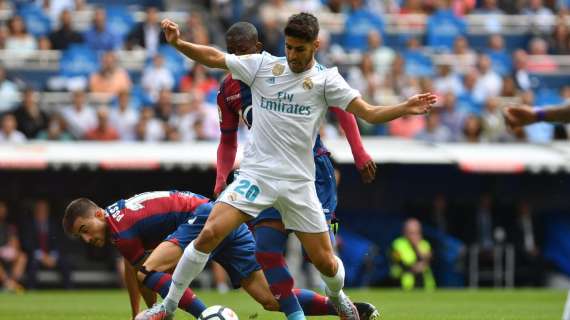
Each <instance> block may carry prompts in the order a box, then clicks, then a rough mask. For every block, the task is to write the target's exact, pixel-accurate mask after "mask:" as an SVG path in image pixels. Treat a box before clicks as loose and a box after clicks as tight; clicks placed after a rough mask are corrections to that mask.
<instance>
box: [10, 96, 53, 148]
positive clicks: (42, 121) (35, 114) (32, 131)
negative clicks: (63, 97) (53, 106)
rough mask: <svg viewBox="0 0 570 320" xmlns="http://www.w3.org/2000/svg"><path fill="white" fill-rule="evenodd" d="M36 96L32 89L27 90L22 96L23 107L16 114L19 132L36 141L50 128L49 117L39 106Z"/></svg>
mask: <svg viewBox="0 0 570 320" xmlns="http://www.w3.org/2000/svg"><path fill="white" fill-rule="evenodd" d="M36 94H37V93H36V92H35V91H34V90H33V89H32V88H26V89H25V90H24V92H23V94H22V105H21V106H20V107H19V108H18V109H16V111H15V112H14V115H15V116H16V121H17V122H18V131H20V132H22V133H23V134H24V135H25V136H26V138H27V139H34V138H35V137H36V136H37V135H38V133H39V132H40V131H42V130H44V129H46V128H47V126H48V121H49V119H48V116H47V114H46V113H45V112H44V111H43V110H41V109H40V107H39V106H38V102H37V98H36Z"/></svg>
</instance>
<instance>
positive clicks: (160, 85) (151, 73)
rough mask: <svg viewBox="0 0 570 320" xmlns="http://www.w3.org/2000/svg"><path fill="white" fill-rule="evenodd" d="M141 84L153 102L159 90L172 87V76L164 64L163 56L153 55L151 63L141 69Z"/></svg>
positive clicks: (169, 89)
mask: <svg viewBox="0 0 570 320" xmlns="http://www.w3.org/2000/svg"><path fill="white" fill-rule="evenodd" d="M141 85H142V87H143V88H144V89H145V91H146V93H147V94H148V95H149V96H150V97H151V99H152V101H153V102H156V101H157V99H158V95H159V92H160V91H161V90H168V91H171V90H172V89H174V76H173V75H172V72H171V71H170V70H169V69H168V68H167V67H166V66H165V65H164V57H163V56H161V55H159V54H157V55H155V56H154V57H153V59H152V64H151V65H149V66H148V67H146V68H145V69H144V71H143V74H142V79H141Z"/></svg>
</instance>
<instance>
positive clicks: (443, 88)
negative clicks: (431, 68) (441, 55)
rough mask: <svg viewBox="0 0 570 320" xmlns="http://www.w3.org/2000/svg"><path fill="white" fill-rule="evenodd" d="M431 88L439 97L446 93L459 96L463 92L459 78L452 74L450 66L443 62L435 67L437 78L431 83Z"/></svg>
mask: <svg viewBox="0 0 570 320" xmlns="http://www.w3.org/2000/svg"><path fill="white" fill-rule="evenodd" d="M433 87H434V89H435V92H436V93H437V95H439V96H442V95H445V94H447V93H453V94H454V95H459V94H461V93H462V92H463V84H462V83H461V80H460V79H459V76H458V75H457V74H456V73H455V72H453V69H452V67H451V65H450V64H447V63H445V62H444V64H440V65H439V66H438V67H437V77H436V78H435V80H434V81H433Z"/></svg>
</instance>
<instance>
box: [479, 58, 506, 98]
mask: <svg viewBox="0 0 570 320" xmlns="http://www.w3.org/2000/svg"><path fill="white" fill-rule="evenodd" d="M478 71H479V78H478V79H477V83H476V84H475V88H474V90H473V96H474V97H475V99H476V100H477V102H478V103H484V102H485V101H486V100H487V99H489V98H491V97H496V96H498V95H499V93H501V89H502V86H503V80H502V79H501V76H499V74H497V72H495V71H494V70H493V69H492V64H491V59H489V56H488V55H486V54H482V55H480V56H479V63H478Z"/></svg>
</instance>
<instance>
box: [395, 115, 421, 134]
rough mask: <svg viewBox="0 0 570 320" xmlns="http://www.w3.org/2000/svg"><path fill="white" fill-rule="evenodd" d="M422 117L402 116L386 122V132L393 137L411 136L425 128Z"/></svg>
mask: <svg viewBox="0 0 570 320" xmlns="http://www.w3.org/2000/svg"><path fill="white" fill-rule="evenodd" d="M425 125H426V123H425V119H424V118H423V117H410V116H404V117H400V118H398V119H395V120H393V121H390V122H388V133H389V134H390V135H391V136H394V137H400V138H409V139H411V138H413V137H415V136H417V135H418V134H419V133H420V132H422V130H424V128H425Z"/></svg>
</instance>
